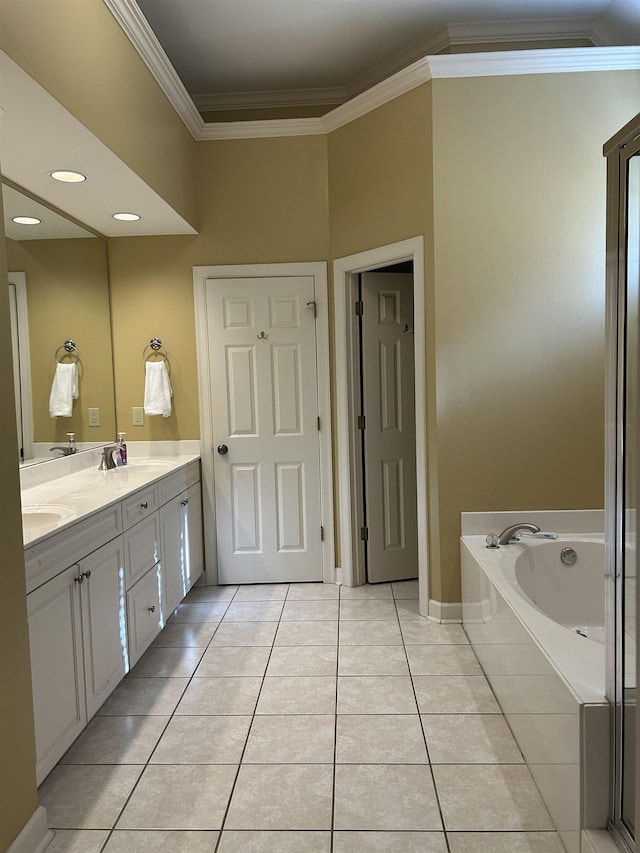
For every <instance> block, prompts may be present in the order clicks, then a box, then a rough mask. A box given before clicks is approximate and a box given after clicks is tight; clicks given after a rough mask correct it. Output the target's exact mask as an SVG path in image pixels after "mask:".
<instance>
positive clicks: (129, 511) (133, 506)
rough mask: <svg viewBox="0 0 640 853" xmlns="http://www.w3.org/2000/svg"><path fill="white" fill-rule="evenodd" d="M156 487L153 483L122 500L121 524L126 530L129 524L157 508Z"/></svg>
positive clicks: (135, 522)
mask: <svg viewBox="0 0 640 853" xmlns="http://www.w3.org/2000/svg"><path fill="white" fill-rule="evenodd" d="M158 505H159V504H158V488H157V486H156V484H155V483H152V484H151V485H150V486H145V487H144V489H139V490H138V491H137V492H134V493H133V494H132V495H129V497H128V498H125V499H124V500H123V501H122V525H123V528H124V530H128V529H129V528H130V527H131V525H133V524H137V522H139V521H140V520H141V519H143V518H145V517H146V516H148V515H151V513H152V512H155V510H157V509H158Z"/></svg>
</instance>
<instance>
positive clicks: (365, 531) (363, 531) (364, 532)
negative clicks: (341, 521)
mask: <svg viewBox="0 0 640 853" xmlns="http://www.w3.org/2000/svg"><path fill="white" fill-rule="evenodd" d="M360 538H361V539H362V541H363V542H367V541H368V540H369V528H368V527H361V528H360Z"/></svg>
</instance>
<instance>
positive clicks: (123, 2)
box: [104, 0, 204, 139]
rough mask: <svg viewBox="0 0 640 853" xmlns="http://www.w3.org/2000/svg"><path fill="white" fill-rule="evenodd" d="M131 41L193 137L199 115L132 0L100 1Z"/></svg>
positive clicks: (198, 127)
mask: <svg viewBox="0 0 640 853" xmlns="http://www.w3.org/2000/svg"><path fill="white" fill-rule="evenodd" d="M104 3H105V5H106V6H107V8H108V9H109V11H110V12H111V14H112V15H113V16H114V18H115V19H116V21H117V22H118V23H119V24H120V26H121V27H122V29H123V30H124V32H125V35H126V36H127V38H128V39H129V41H130V42H131V44H132V45H133V46H134V47H135V49H136V50H137V51H138V53H139V54H140V56H141V57H142V60H143V61H144V63H145V65H146V66H147V68H148V69H149V71H150V72H151V73H152V74H153V76H154V78H155V80H156V82H157V83H158V85H159V86H160V88H161V89H162V91H163V92H164V94H165V95H166V97H167V98H168V99H169V102H170V103H171V105H172V106H173V108H174V110H175V111H176V112H177V113H178V115H179V116H180V118H181V119H182V121H183V122H184V123H185V125H186V126H187V129H188V130H189V131H190V133H191V135H192V136H193V138H194V139H198V137H199V134H200V133H201V131H202V128H203V127H204V121H203V119H202V116H201V115H200V113H199V112H198V110H197V109H196V107H195V104H194V103H193V101H192V100H191V96H190V95H189V93H188V92H187V90H186V89H185V87H184V85H183V83H182V80H180V78H179V77H178V75H177V73H176V70H175V68H174V67H173V65H172V64H171V62H170V61H169V57H168V56H167V54H166V53H165V52H164V49H163V47H162V45H161V44H160V42H159V41H158V39H157V38H156V36H155V33H154V32H153V30H152V29H151V27H150V26H149V24H148V23H147V19H146V18H145V17H144V15H143V14H142V12H141V11H140V7H139V6H138V4H137V3H136V2H135V0H104Z"/></svg>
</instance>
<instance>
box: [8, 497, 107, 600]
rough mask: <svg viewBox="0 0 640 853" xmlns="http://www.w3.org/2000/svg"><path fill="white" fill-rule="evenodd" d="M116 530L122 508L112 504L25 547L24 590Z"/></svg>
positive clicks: (100, 544) (48, 577)
mask: <svg viewBox="0 0 640 853" xmlns="http://www.w3.org/2000/svg"><path fill="white" fill-rule="evenodd" d="M120 533H122V512H121V509H120V504H115V505H114V506H110V507H107V508H106V509H103V510H100V512H96V513H95V514H94V515H92V516H89V518H85V519H83V520H82V521H78V522H77V523H76V524H70V525H67V526H65V527H64V529H62V530H60V532H59V533H54V534H53V535H52V536H49V537H48V538H47V539H44V540H42V541H41V542H38V543H37V544H36V545H31V546H30V547H29V548H25V551H24V561H25V568H26V576H27V592H31V591H32V590H34V589H36V588H37V587H39V586H41V585H42V584H43V583H45V582H46V581H48V580H50V579H51V578H52V577H55V575H57V574H59V573H60V572H62V571H64V569H66V568H68V567H69V566H71V565H73V563H76V562H77V561H78V560H81V559H82V558H83V557H86V556H87V555H88V554H91V553H92V552H93V551H96V550H97V549H98V548H100V547H101V546H102V545H104V544H105V543H106V542H109V541H110V540H111V539H114V538H115V537H116V536H119V535H120Z"/></svg>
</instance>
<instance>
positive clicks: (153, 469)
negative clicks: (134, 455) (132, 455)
mask: <svg viewBox="0 0 640 853" xmlns="http://www.w3.org/2000/svg"><path fill="white" fill-rule="evenodd" d="M173 467H174V466H173V463H171V462H167V461H166V460H165V459H132V460H130V461H129V462H128V463H127V465H126V466H123V467H122V468H118V469H117V470H118V471H129V472H131V473H133V474H162V473H163V471H169V470H170V469H171V468H173Z"/></svg>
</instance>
